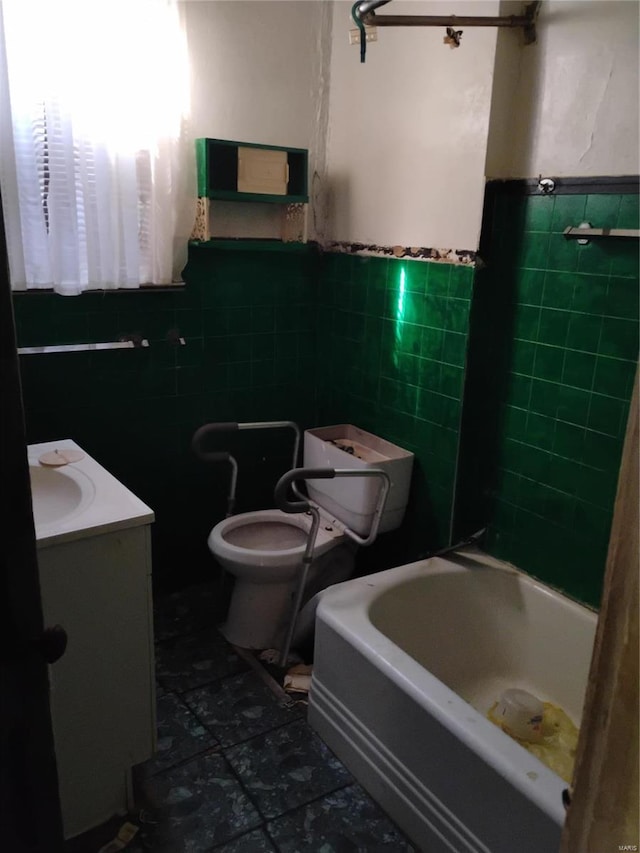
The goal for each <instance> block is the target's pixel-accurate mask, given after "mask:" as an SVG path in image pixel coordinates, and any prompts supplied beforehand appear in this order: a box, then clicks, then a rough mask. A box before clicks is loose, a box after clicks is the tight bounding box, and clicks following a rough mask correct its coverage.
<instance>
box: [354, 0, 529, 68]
mask: <svg viewBox="0 0 640 853" xmlns="http://www.w3.org/2000/svg"><path fill="white" fill-rule="evenodd" d="M389 2H391V0H363V2H357V3H355V4H354V5H353V7H352V9H351V16H352V18H353V20H354V21H355V23H356V24H357V26H358V28H359V30H360V61H361V62H364V55H365V45H366V40H365V38H366V37H365V29H364V28H365V26H369V27H446V28H447V34H448V36H449V37H450V38H451V39H453V41H454V42H455V43H456V46H458V45H459V43H460V41H459V37H460V35H462V33H461V32H460V31H457V30H456V29H455V28H456V27H508V28H511V29H513V28H515V27H522V29H523V33H524V43H525V44H533V43H534V42H535V40H536V17H537V15H538V10H539V8H540V0H534V2H532V3H528V4H527V5H526V6H525V9H524V14H523V15H494V16H486V15H484V16H483V15H376V13H375V10H376V9H378V8H379V7H380V6H385V5H386V4H387V3H389Z"/></svg>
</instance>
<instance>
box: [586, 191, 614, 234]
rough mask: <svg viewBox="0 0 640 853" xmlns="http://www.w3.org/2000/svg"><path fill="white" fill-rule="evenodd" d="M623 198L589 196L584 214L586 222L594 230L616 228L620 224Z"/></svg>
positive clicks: (601, 195) (598, 195)
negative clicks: (619, 214) (619, 215)
mask: <svg viewBox="0 0 640 853" xmlns="http://www.w3.org/2000/svg"><path fill="white" fill-rule="evenodd" d="M620 200H621V196H620V195H619V194H617V193H616V194H615V195H608V194H596V195H589V196H587V203H586V207H585V212H584V218H585V221H586V222H589V223H590V224H591V225H592V227H593V228H615V227H616V225H617V223H618V213H619V210H620Z"/></svg>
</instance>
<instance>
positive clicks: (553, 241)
mask: <svg viewBox="0 0 640 853" xmlns="http://www.w3.org/2000/svg"><path fill="white" fill-rule="evenodd" d="M581 248H582V247H581V246H579V245H578V243H577V242H576V241H575V240H567V238H566V237H563V236H562V234H551V236H550V237H549V253H548V256H547V268H548V269H550V270H558V271H560V272H574V271H575V270H577V269H578V259H579V250H580V249H581Z"/></svg>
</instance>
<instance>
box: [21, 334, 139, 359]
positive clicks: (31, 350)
mask: <svg viewBox="0 0 640 853" xmlns="http://www.w3.org/2000/svg"><path fill="white" fill-rule="evenodd" d="M148 346H149V341H148V340H147V339H146V338H143V339H142V340H141V341H139V342H138V341H108V342H105V343H98V344H59V345H56V346H46V347H18V355H37V354H41V353H50V352H84V351H86V350H97V349H135V348H137V347H148Z"/></svg>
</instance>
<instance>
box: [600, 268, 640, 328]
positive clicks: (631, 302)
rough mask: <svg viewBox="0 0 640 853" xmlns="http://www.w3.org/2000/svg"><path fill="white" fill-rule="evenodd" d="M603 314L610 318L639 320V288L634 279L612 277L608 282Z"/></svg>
mask: <svg viewBox="0 0 640 853" xmlns="http://www.w3.org/2000/svg"><path fill="white" fill-rule="evenodd" d="M608 285H609V286H608V289H607V294H606V297H605V304H604V307H603V312H604V313H605V314H607V315H609V316H610V317H623V318H625V319H627V320H637V319H638V316H639V307H638V303H639V292H640V290H639V286H638V281H637V280H636V279H633V278H622V277H619V276H612V277H611V278H610V279H609V282H608Z"/></svg>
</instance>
